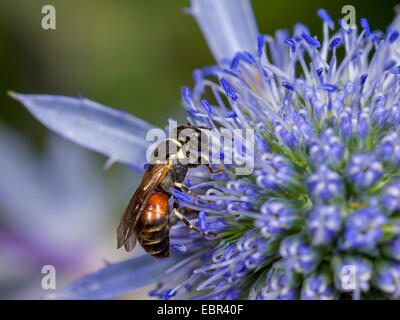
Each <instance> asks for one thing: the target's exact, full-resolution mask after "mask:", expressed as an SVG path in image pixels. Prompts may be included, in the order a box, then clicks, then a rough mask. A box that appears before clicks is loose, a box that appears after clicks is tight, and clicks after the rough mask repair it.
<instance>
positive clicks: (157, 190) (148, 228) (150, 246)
mask: <svg viewBox="0 0 400 320" xmlns="http://www.w3.org/2000/svg"><path fill="white" fill-rule="evenodd" d="M201 129H208V128H203V127H195V126H190V125H181V126H178V127H177V128H175V129H174V130H173V132H172V133H173V134H172V133H171V136H173V137H178V138H176V139H175V138H168V139H167V140H165V141H163V142H161V143H160V144H159V145H157V147H156V148H155V150H154V152H153V154H152V156H151V158H150V161H149V163H148V165H147V167H146V170H145V172H144V174H143V178H142V181H141V183H140V185H139V187H138V188H137V189H136V191H135V193H134V194H133V196H132V198H131V200H130V201H129V204H128V206H127V207H126V209H125V211H124V213H123V215H122V218H121V222H120V224H119V226H118V228H117V248H118V249H119V248H121V247H122V246H124V247H125V250H126V251H131V250H132V249H133V248H134V247H135V245H136V242H137V241H138V242H139V243H140V245H141V246H142V247H143V249H144V250H145V251H146V252H147V253H148V254H150V255H152V256H153V257H156V258H168V257H169V227H170V212H169V199H170V198H171V197H172V194H171V192H170V189H171V188H176V189H178V190H180V191H182V192H186V193H188V194H189V195H191V196H193V197H196V198H201V196H199V195H197V194H195V193H193V192H192V191H191V190H190V189H189V187H187V186H186V185H185V184H184V181H185V179H186V175H187V173H188V170H189V169H190V168H195V167H198V166H199V165H200V164H201V157H203V154H201V155H199V153H198V154H197V156H198V158H197V161H196V162H194V163H193V162H185V161H180V160H182V159H184V158H185V157H187V156H188V153H189V152H190V150H189V149H190V148H192V147H193V146H194V145H196V146H197V151H198V152H200V151H201V150H200V149H201V145H202V143H201V139H202V137H203V138H204V136H203V135H202V134H201ZM183 130H188V134H186V135H184V137H183V138H182V137H181V136H182V134H181V133H183ZM194 142H195V143H194ZM160 159H161V160H160ZM202 165H204V166H206V167H207V168H208V170H209V171H210V172H211V173H218V172H222V171H223V169H221V170H217V171H214V170H213V169H212V168H211V166H210V164H209V162H207V163H205V164H202ZM171 213H173V214H174V215H175V216H176V217H177V218H178V219H180V220H182V221H183V222H184V223H185V224H186V225H187V226H188V227H189V228H190V229H193V230H195V231H196V232H198V233H200V234H201V235H203V236H216V234H215V233H205V232H203V231H202V230H200V229H199V228H198V227H197V226H195V225H193V224H192V223H191V222H190V221H189V220H188V219H187V218H186V217H185V216H184V215H183V214H182V213H181V212H179V210H178V209H177V208H176V207H175V205H174V208H173V210H172V211H171Z"/></svg>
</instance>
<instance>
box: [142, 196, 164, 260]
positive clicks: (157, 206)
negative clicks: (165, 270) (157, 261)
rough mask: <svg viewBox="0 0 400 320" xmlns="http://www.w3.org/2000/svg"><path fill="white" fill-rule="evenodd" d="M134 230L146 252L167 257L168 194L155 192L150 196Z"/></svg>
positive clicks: (159, 256) (158, 256)
mask: <svg viewBox="0 0 400 320" xmlns="http://www.w3.org/2000/svg"><path fill="white" fill-rule="evenodd" d="M135 230H136V237H137V239H138V241H139V243H140V244H141V246H142V247H143V249H144V250H146V252H147V253H149V254H150V255H152V256H154V257H157V258H168V257H169V213H168V195H166V194H164V193H159V192H155V193H153V194H152V195H151V196H150V198H149V200H148V201H147V204H146V206H145V208H144V209H143V212H142V214H141V216H140V218H139V220H138V223H137V225H136V227H135Z"/></svg>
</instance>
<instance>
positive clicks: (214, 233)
mask: <svg viewBox="0 0 400 320" xmlns="http://www.w3.org/2000/svg"><path fill="white" fill-rule="evenodd" d="M172 213H173V214H174V215H175V216H176V217H177V218H178V219H180V220H182V221H183V222H184V223H185V224H186V225H187V227H188V228H189V229H193V230H194V231H196V232H198V233H200V234H201V235H202V236H204V237H216V236H217V235H218V234H217V233H216V232H204V231H202V230H200V229H199V228H198V227H197V226H195V225H194V224H193V223H191V222H190V221H189V220H188V218H186V217H185V216H184V215H183V214H182V213H180V212H179V211H178V209H176V208H174V209H172Z"/></svg>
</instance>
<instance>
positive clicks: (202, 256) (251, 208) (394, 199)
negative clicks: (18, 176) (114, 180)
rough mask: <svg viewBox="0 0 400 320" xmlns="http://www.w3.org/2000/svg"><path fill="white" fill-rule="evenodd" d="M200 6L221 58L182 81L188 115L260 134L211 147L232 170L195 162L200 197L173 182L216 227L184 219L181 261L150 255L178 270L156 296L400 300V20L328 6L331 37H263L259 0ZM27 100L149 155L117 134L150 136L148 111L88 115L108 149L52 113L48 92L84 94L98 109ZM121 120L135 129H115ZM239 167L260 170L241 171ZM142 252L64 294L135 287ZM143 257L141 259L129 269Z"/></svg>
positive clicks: (194, 183) (197, 11)
mask: <svg viewBox="0 0 400 320" xmlns="http://www.w3.org/2000/svg"><path fill="white" fill-rule="evenodd" d="M190 12H191V13H192V14H193V15H194V16H195V18H196V19H197V21H198V22H199V25H200V27H201V28H202V31H203V33H204V35H205V37H206V39H207V42H208V44H209V46H210V48H211V51H212V52H213V54H214V56H215V59H216V61H217V63H218V64H217V65H215V66H212V67H207V68H204V69H199V70H196V71H195V72H194V80H195V85H194V88H193V89H192V90H190V89H189V88H188V87H184V88H183V90H182V102H183V104H184V106H185V108H186V110H187V112H188V115H189V116H188V119H187V120H188V122H189V123H190V124H193V125H195V126H201V127H208V128H212V129H213V133H212V134H213V137H214V138H217V140H218V138H221V135H222V133H223V132H224V130H234V129H236V130H238V131H240V130H242V131H246V130H250V131H251V132H253V133H254V144H252V145H248V144H246V143H245V142H244V141H243V140H246V137H245V136H244V135H240V134H239V141H240V140H241V141H242V142H243V143H242V144H239V146H238V145H235V144H233V145H232V146H231V147H230V148H229V147H227V148H224V149H223V150H222V151H221V150H220V151H219V152H218V153H215V154H212V158H213V159H222V160H223V161H222V163H221V164H220V165H218V167H219V168H223V169H224V172H223V173H218V174H215V175H213V174H210V173H209V172H208V171H206V170H202V169H198V170H195V171H194V172H191V174H190V175H189V177H188V179H187V181H186V184H187V185H188V186H189V187H190V188H191V190H192V191H193V192H196V193H199V194H202V195H203V198H202V199H196V198H193V197H191V196H190V195H189V194H186V193H182V192H179V191H173V195H174V197H175V198H176V199H177V201H178V202H179V205H180V206H181V207H183V208H189V209H192V211H193V210H194V211H195V212H197V214H196V216H193V215H192V216H191V217H190V219H191V222H192V223H194V224H197V225H198V226H199V228H200V229H202V230H203V231H206V232H211V233H214V232H217V233H218V236H217V237H216V238H212V237H211V238H205V237H202V236H200V235H198V234H197V233H194V232H193V231H191V230H188V228H187V227H186V226H185V225H184V224H183V223H182V222H177V223H176V224H174V225H173V226H172V227H171V232H170V237H171V246H172V248H174V249H175V250H174V251H175V252H176V255H175V256H174V257H173V259H172V260H171V261H170V262H166V261H161V262H158V264H154V263H153V262H150V264H151V265H150V266H151V270H152V272H154V274H155V273H156V271H155V270H158V269H157V266H159V267H160V268H161V267H162V268H166V269H167V270H166V272H165V273H163V274H162V276H160V273H159V272H158V273H157V276H155V275H154V276H153V277H154V278H156V279H157V280H158V281H159V286H158V287H157V289H155V290H152V291H151V292H150V295H151V296H158V297H160V298H164V299H170V298H179V299H183V298H191V299H240V298H242V299H341V298H354V299H360V298H393V299H396V298H399V297H400V240H399V239H400V179H398V177H399V170H400V169H399V164H400V156H399V150H400V126H399V120H400V112H399V107H400V105H399V102H400V100H399V98H400V87H399V80H400V45H399V44H400V42H399V41H400V40H399V39H398V36H399V32H398V28H399V27H400V18H396V20H395V21H394V23H393V24H392V25H391V26H390V27H388V28H387V30H386V32H380V31H371V29H370V26H369V23H368V21H367V20H366V19H364V18H363V19H361V26H362V29H361V30H359V31H358V30H357V27H356V26H355V25H354V26H350V25H348V24H347V23H346V22H345V21H342V20H340V21H339V26H338V27H337V29H335V23H334V22H333V20H332V19H331V18H330V16H329V15H328V13H327V12H326V11H325V10H323V9H320V10H319V11H318V15H319V17H320V18H321V19H322V21H323V39H322V41H320V40H318V39H317V37H315V36H313V35H312V34H311V33H310V31H309V30H308V28H307V27H306V26H305V25H302V24H296V25H295V26H294V29H293V31H292V32H288V31H286V30H279V31H277V32H276V34H275V36H274V37H272V36H269V35H259V34H258V31H257V26H256V23H255V20H254V16H253V14H252V11H251V6H250V4H249V2H248V1H247V0H234V1H233V0H221V1H211V0H192V8H191V10H190ZM339 57H341V58H339ZM15 97H16V98H17V99H19V100H20V101H22V102H23V103H24V104H25V105H26V106H27V107H28V108H29V109H30V110H31V111H32V112H33V113H34V114H35V115H36V116H37V117H38V118H39V119H40V120H41V121H42V122H44V123H45V124H47V125H48V126H49V127H51V128H54V130H56V131H57V130H58V131H59V132H61V133H63V134H65V135H67V137H69V138H71V139H75V140H79V139H80V140H79V142H80V143H82V144H84V145H85V146H88V147H90V148H92V149H94V150H96V151H100V152H103V153H105V154H107V155H110V154H111V155H110V159H111V160H120V161H123V162H128V163H132V161H130V160H129V159H131V158H134V159H139V157H140V156H139V155H138V153H135V154H131V153H126V152H124V153H121V152H120V151H121V150H125V149H122V148H118V146H119V143H120V140H118V139H122V138H123V141H122V142H123V143H125V145H124V146H129V145H130V143H131V140H133V139H130V134H131V133H132V130H130V129H128V128H131V126H135V128H136V129H135V130H133V131H134V135H139V136H143V134H140V132H141V131H140V128H143V129H146V128H148V126H147V125H146V124H144V123H142V122H139V121H138V120H137V119H132V118H129V119H126V118H125V116H121V115H119V116H118V117H120V118H122V119H123V120H121V122H122V124H123V126H122V127H121V126H116V125H115V124H116V123H118V122H116V121H114V120H115V119H116V115H115V113H114V112H113V113H111V112H110V111H106V112H103V113H99V112H97V111H98V109H96V110H97V111H96V113H94V115H93V114H92V113H88V114H87V116H86V118H85V119H93V118H94V116H98V118H99V119H97V118H96V119H97V120H98V122H100V123H101V124H103V125H102V126H98V128H97V127H94V126H93V128H92V130H94V131H95V133H96V134H98V135H99V136H100V137H103V136H105V137H106V138H107V139H106V141H107V142H110V143H109V145H106V144H101V145H100V146H99V142H98V140H95V139H91V137H88V136H87V135H85V134H83V133H80V134H79V139H78V138H77V134H76V133H77V128H74V130H66V129H63V130H59V129H58V127H57V125H54V123H53V122H51V121H50V120H49V107H48V104H49V103H48V99H53V100H54V99H55V100H56V101H57V102H59V103H60V104H62V105H64V104H73V106H74V107H75V105H76V104H79V105H80V106H82V104H84V106H85V108H84V110H85V111H87V110H89V109H90V108H89V109H88V108H86V107H92V105H90V104H89V102H88V100H84V101H83V102H82V101H81V102H79V101H78V102H76V101H75V100H73V101H72V100H66V99H65V98H54V97H51V98H49V97H48V96H44V97H37V96H33V97H32V96H22V95H15ZM53 100H52V101H53ZM80 108H82V107H80ZM96 108H98V106H96ZM61 110H64V109H63V108H61ZM74 110H75V109H74ZM77 110H78V111H76V114H77V115H80V112H82V111H79V110H81V109H77ZM90 110H91V109H90ZM39 111H40V112H39ZM74 112H75V111H74ZM108 113H110V114H108ZM52 114H53V113H52ZM85 115H86V114H85ZM100 115H101V116H102V117H104V118H100ZM104 119H113V121H112V122H110V121H107V122H106V121H105V120H104ZM128 120H129V121H128ZM104 124H105V126H104ZM105 127H112V129H113V130H108V131H105V130H102V129H103V128H105ZM66 128H69V127H68V126H67V127H66ZM82 128H84V127H83V126H79V127H78V129H82ZM96 128H97V129H96ZM116 128H117V129H116ZM118 130H122V131H123V132H124V133H127V134H123V135H121V134H115V135H114V132H115V131H118ZM71 132H72V133H74V134H72V133H71ZM80 132H81V131H80ZM82 132H83V130H82ZM110 132H111V133H112V134H110ZM117 133H118V132H117ZM128 138H129V139H128ZM100 141H101V140H100ZM113 141H118V143H117V144H115V143H114V144H111V142H113ZM122 142H121V143H122ZM138 143H140V139H138ZM244 146H245V148H244V149H246V150H251V151H253V154H254V157H253V160H254V166H252V167H251V168H248V166H247V165H246V164H247V162H246V161H243V160H246V159H243V157H241V154H240V152H239V156H232V154H235V152H237V150H238V149H241V150H243V147H244ZM111 147H112V148H111ZM108 148H111V149H112V150H111V149H110V150H111V151H112V152H111V151H110V152H108V151H107V150H108ZM137 148H143V145H141V146H140V147H137ZM129 150H130V149H129ZM121 159H122V160H121ZM227 160H229V161H227ZM133 162H135V161H133ZM137 162H138V161H137ZM137 162H136V163H135V164H137ZM238 169H250V171H249V172H248V174H246V175H244V174H240V175H239V174H237V170H238ZM141 259H142V260H140V262H138V263H132V264H131V263H128V262H126V263H125V262H124V263H121V264H120V265H119V266H118V265H114V266H109V267H107V268H105V269H104V270H103V271H99V273H96V274H93V275H90V276H88V277H86V278H83V279H82V280H81V281H78V282H77V283H76V284H75V285H74V284H73V285H71V286H70V287H69V288H66V289H65V290H64V292H61V294H59V296H58V297H68V298H71V297H76V296H78V297H85V298H87V297H107V298H108V297H112V296H116V295H117V294H121V293H123V292H124V290H125V291H126V290H127V289H128V288H133V287H134V286H133V285H129V283H132V281H133V278H135V277H136V278H137V279H140V281H139V282H140V283H144V282H146V281H144V280H143V278H142V277H138V276H137V275H138V274H144V273H145V272H146V268H145V267H144V266H143V264H144V262H143V261H144V260H145V259H146V258H141ZM132 265H133V266H135V267H136V268H137V269H129V267H131V266H132ZM116 270H119V272H116ZM121 270H122V271H121ZM160 270H161V269H160ZM107 277H114V282H111V281H110V280H109V278H107ZM149 277H152V276H151V275H149ZM105 278H107V279H108V280H107V281H103V280H104V279H105ZM129 279H130V281H131V282H129V281H128V280H129ZM133 282H134V281H133ZM111 283H113V284H111ZM93 288H95V289H93ZM98 288H100V289H98ZM96 290H97V291H96ZM92 291H95V292H96V293H97V296H96V295H95V294H94V293H93V292H92Z"/></svg>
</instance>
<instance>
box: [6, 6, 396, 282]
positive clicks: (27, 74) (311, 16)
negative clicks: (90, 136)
mask: <svg viewBox="0 0 400 320" xmlns="http://www.w3.org/2000/svg"><path fill="white" fill-rule="evenodd" d="M215 1H218V0H215ZM396 3H397V1H389V0H385V1H362V0H357V1H355V0H353V1H315V0H303V1H265V0H253V1H252V4H253V8H254V11H255V13H256V18H257V21H258V26H259V30H260V32H262V33H264V34H274V32H275V30H276V29H279V28H288V29H292V27H293V25H294V24H295V23H296V22H302V23H304V24H306V25H307V26H308V27H309V28H310V30H311V32H312V34H313V35H317V36H319V38H320V39H321V34H322V23H321V20H320V18H319V17H318V16H317V14H316V12H317V10H318V9H319V8H325V9H327V10H328V12H329V14H330V15H331V17H332V18H333V20H334V21H335V22H336V23H337V21H338V19H339V18H340V17H343V14H342V13H341V8H342V7H343V6H344V5H353V6H354V7H355V8H356V15H357V16H356V18H357V22H358V23H359V20H360V18H362V17H366V18H368V20H369V23H370V26H371V29H372V30H375V29H381V30H384V29H385V28H386V26H387V25H388V24H390V22H391V21H392V19H393V17H394V6H395V5H396ZM46 4H51V5H53V6H55V8H56V19H57V20H56V21H57V28H56V30H43V29H42V27H41V20H42V17H43V14H42V13H41V9H42V7H43V6H44V5H46ZM185 7H189V0H147V1H144V0H68V1H67V0H46V1H41V0H2V1H0V123H5V124H6V125H7V126H8V127H9V128H11V129H12V130H14V131H16V132H19V134H20V136H21V138H22V139H23V140H24V141H26V142H27V143H28V144H31V145H33V146H34V148H33V149H34V150H35V152H36V153H37V154H38V155H41V154H43V153H45V150H46V141H47V139H48V138H47V137H48V135H49V133H48V131H47V129H45V128H44V127H43V126H42V125H41V124H40V123H39V122H37V121H36V120H35V119H34V118H33V117H32V116H31V115H30V114H29V113H28V111H26V110H25V109H24V108H23V107H22V106H21V105H20V104H19V103H17V102H16V101H14V100H12V99H11V98H10V97H8V96H7V95H6V92H7V91H8V90H13V91H16V92H22V93H50V94H62V95H72V96H74V95H77V94H82V95H83V96H85V97H87V98H89V99H91V100H94V101H97V102H99V103H102V104H104V105H108V106H111V107H114V108H123V109H125V110H126V111H128V112H129V113H132V114H133V115H135V116H137V117H139V118H142V119H144V120H146V121H148V122H150V123H152V124H154V125H157V126H162V127H163V126H165V125H166V124H167V119H168V118H169V117H174V118H176V119H178V120H181V121H182V120H183V119H184V113H183V108H181V107H180V88H181V86H182V85H188V86H192V84H193V81H192V71H193V70H194V69H196V68H200V67H202V66H205V65H210V64H213V63H214V60H213V57H212V56H211V54H210V52H209V50H208V48H207V44H206V42H205V41H204V39H203V36H202V34H201V32H200V29H199V28H198V26H197V24H196V22H195V20H194V19H193V17H191V16H189V15H186V14H184V13H182V9H183V8H185ZM76 148H78V149H81V148H80V147H76ZM1 152H2V150H0V157H7V154H4V153H3V154H1ZM81 152H83V153H86V154H87V155H88V156H89V154H90V156H89V157H90V161H92V163H93V166H94V167H95V168H98V174H99V175H100V176H101V178H102V179H105V181H106V184H107V192H106V193H105V194H104V195H102V197H106V199H107V197H110V198H113V199H114V200H115V199H122V200H119V201H116V203H117V204H116V205H114V209H113V210H111V211H112V212H110V220H105V221H104V222H103V223H104V224H107V226H105V228H104V231H103V232H104V236H103V238H104V240H103V245H104V246H106V247H107V248H108V249H107V250H106V251H102V252H99V253H98V255H97V257H96V259H97V260H98V261H97V260H96V261H95V262H96V263H94V264H92V265H90V266H89V267H88V268H87V269H85V270H84V271H85V272H88V271H91V270H94V269H95V268H98V267H99V265H101V264H102V263H103V262H102V260H101V259H102V258H110V257H111V258H110V259H112V260H114V261H118V259H122V258H127V257H129V256H131V255H130V254H125V253H122V252H121V253H119V256H117V254H116V253H115V251H116V250H115V249H114V246H115V243H114V237H115V234H114V232H115V227H116V225H117V221H118V219H119V217H120V214H121V212H122V210H123V208H124V206H125V204H126V202H127V201H128V199H129V196H130V195H131V193H132V191H133V190H134V188H135V186H136V185H137V180H138V179H139V178H140V174H138V173H133V172H131V171H130V170H129V169H128V168H127V167H125V166H122V165H115V166H113V167H112V169H110V170H109V171H107V172H105V171H103V170H101V165H102V163H103V162H105V160H106V159H105V158H104V157H103V156H100V155H92V154H91V153H90V152H89V151H83V150H82V151H81ZM27 161H28V160H27ZM54 174H55V175H56V174H57V172H54ZM0 179H2V177H0ZM0 209H1V207H0ZM2 214H4V212H3V213H1V212H0V224H1V221H2ZM28 218H29V217H27V220H28ZM73 223H74V221H72V224H73ZM76 223H81V221H77V222H76ZM89 225H90V222H89ZM84 271H83V269H82V270H81V272H84ZM35 272H36V271H35ZM79 275H81V274H76V273H74V274H72V275H70V276H69V277H66V280H65V284H66V283H68V282H69V281H71V280H72V279H74V278H76V277H77V276H79ZM0 285H1V284H0Z"/></svg>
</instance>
